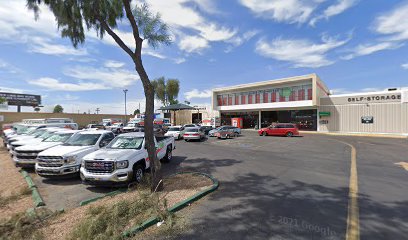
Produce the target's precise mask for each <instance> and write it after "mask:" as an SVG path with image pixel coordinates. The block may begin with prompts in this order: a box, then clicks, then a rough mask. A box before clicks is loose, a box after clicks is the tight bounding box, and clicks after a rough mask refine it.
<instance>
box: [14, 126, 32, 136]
mask: <svg viewBox="0 0 408 240" xmlns="http://www.w3.org/2000/svg"><path fill="white" fill-rule="evenodd" d="M13 129H14V130H15V131H16V133H17V134H23V133H25V132H27V131H28V130H29V127H27V126H21V125H16V126H13Z"/></svg>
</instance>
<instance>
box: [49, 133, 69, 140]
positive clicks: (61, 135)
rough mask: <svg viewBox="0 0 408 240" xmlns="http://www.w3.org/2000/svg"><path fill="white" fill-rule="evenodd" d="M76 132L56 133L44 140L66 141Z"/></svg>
mask: <svg viewBox="0 0 408 240" xmlns="http://www.w3.org/2000/svg"><path fill="white" fill-rule="evenodd" d="M73 134H74V133H55V134H54V135H52V136H51V137H49V138H47V139H45V140H44V142H65V141H66V140H68V138H70V137H71V136H72V135H73Z"/></svg>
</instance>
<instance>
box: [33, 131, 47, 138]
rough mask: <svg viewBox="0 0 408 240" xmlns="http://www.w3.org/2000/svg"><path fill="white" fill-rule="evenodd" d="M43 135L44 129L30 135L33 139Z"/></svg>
mask: <svg viewBox="0 0 408 240" xmlns="http://www.w3.org/2000/svg"><path fill="white" fill-rule="evenodd" d="M44 133H45V129H38V130H36V131H35V132H33V134H31V135H32V136H33V137H35V138H39V137H40V136H41V135H43V134H44Z"/></svg>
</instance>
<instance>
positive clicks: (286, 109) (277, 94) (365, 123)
mask: <svg viewBox="0 0 408 240" xmlns="http://www.w3.org/2000/svg"><path fill="white" fill-rule="evenodd" d="M407 93H408V91H402V90H400V89H389V90H385V91H381V92H374V93H355V94H344V95H330V91H329V89H328V88H327V87H326V85H325V84H324V82H323V81H321V80H320V78H319V77H318V76H317V75H316V74H310V75H305V76H298V77H291V78H284V79H278V80H270V81H263V82H255V83H248V84H242V85H236V86H231V87H223V88H216V89H213V91H212V108H213V110H215V111H217V112H218V114H219V117H221V124H227V125H228V124H231V119H232V118H241V119H242V120H243V124H242V125H243V128H259V127H265V126H269V125H270V124H272V123H275V122H285V123H288V122H290V123H296V124H297V125H298V127H299V129H300V130H311V131H326V132H356V133H359V132H371V133H374V132H375V133H398V134H405V133H408V103H407V102H408V94H407Z"/></svg>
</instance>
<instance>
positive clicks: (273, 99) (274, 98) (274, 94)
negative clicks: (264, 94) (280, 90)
mask: <svg viewBox="0 0 408 240" xmlns="http://www.w3.org/2000/svg"><path fill="white" fill-rule="evenodd" d="M271 102H276V92H275V91H273V92H272V93H271Z"/></svg>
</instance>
